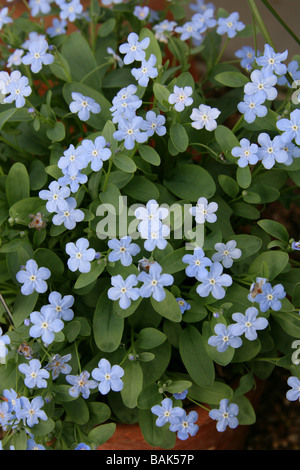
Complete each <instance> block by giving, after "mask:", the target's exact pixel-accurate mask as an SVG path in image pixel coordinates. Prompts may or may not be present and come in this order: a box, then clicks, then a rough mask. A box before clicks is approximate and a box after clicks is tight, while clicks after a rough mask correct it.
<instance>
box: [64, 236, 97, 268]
mask: <svg viewBox="0 0 300 470" xmlns="http://www.w3.org/2000/svg"><path fill="white" fill-rule="evenodd" d="M66 253H67V254H68V255H69V256H70V258H69V259H68V262H67V264H68V268H69V269H70V271H73V272H74V271H77V269H78V270H79V271H80V272H81V273H88V272H89V271H90V270H91V261H93V259H94V258H95V254H96V252H95V250H94V248H89V241H88V240H87V239H86V238H79V239H78V240H77V241H76V243H73V242H69V243H67V244H66Z"/></svg>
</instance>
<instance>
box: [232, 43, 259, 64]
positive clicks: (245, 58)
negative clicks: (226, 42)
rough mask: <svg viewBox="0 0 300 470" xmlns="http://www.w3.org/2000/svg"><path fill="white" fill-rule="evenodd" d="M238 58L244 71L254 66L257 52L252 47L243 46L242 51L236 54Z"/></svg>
mask: <svg viewBox="0 0 300 470" xmlns="http://www.w3.org/2000/svg"><path fill="white" fill-rule="evenodd" d="M234 55H235V56H236V57H238V58H239V59H241V62H240V64H241V67H243V68H244V69H247V70H248V69H249V66H252V64H253V62H254V60H255V50H254V49H253V48H252V47H250V46H242V47H241V49H239V50H238V51H236V52H235V53H234ZM257 55H260V52H259V51H257Z"/></svg>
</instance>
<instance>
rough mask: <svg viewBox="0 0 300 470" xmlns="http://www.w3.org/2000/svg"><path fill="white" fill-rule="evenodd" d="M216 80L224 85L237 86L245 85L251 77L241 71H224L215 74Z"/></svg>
mask: <svg viewBox="0 0 300 470" xmlns="http://www.w3.org/2000/svg"><path fill="white" fill-rule="evenodd" d="M215 80H216V81H217V82H219V83H221V84H222V85H225V86H228V87H232V88H236V87H243V86H245V85H246V83H248V82H249V78H248V77H246V76H245V75H243V74H241V73H239V72H222V73H218V74H217V75H215Z"/></svg>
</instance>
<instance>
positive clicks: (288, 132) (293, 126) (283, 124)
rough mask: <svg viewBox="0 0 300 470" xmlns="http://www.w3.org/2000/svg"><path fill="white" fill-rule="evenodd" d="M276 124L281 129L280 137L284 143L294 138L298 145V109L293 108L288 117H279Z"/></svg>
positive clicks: (299, 141)
mask: <svg viewBox="0 0 300 470" xmlns="http://www.w3.org/2000/svg"><path fill="white" fill-rule="evenodd" d="M276 126H277V128H278V129H279V130H280V131H283V134H281V136H280V137H281V139H282V140H283V142H284V143H290V142H291V141H292V140H293V139H295V142H296V144H297V145H300V109H294V111H292V112H291V114H290V119H286V118H284V119H279V121H277V123H276Z"/></svg>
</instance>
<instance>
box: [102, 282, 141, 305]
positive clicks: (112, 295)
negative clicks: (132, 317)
mask: <svg viewBox="0 0 300 470" xmlns="http://www.w3.org/2000/svg"><path fill="white" fill-rule="evenodd" d="M111 284H112V287H111V288H110V289H108V292H107V296H108V298H109V299H110V300H118V301H119V305H120V307H121V308H122V309H123V310H126V309H127V308H128V307H129V306H130V305H131V301H132V300H137V299H138V298H139V296H140V292H139V288H138V287H136V286H137V284H138V278H137V276H136V275H135V274H130V275H129V276H128V277H127V278H126V279H125V280H124V279H123V277H122V276H121V274H118V275H117V276H112V277H111Z"/></svg>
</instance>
